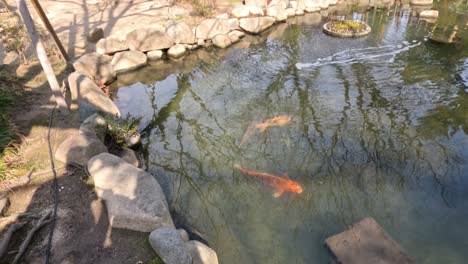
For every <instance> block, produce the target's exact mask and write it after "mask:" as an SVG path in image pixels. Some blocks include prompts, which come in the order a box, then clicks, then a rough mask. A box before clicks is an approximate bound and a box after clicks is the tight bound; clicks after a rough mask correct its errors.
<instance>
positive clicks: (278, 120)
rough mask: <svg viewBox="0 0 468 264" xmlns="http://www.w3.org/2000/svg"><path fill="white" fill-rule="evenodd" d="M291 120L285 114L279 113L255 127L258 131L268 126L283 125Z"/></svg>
mask: <svg viewBox="0 0 468 264" xmlns="http://www.w3.org/2000/svg"><path fill="white" fill-rule="evenodd" d="M290 121H291V117H290V116H287V115H281V116H277V117H273V118H271V119H268V120H267V121H265V122H263V123H260V124H257V125H255V127H256V128H258V129H259V130H260V132H263V131H265V130H266V129H267V128H268V127H271V126H284V125H286V124H287V123H289V122H290Z"/></svg>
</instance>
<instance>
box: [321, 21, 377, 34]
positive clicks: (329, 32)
mask: <svg viewBox="0 0 468 264" xmlns="http://www.w3.org/2000/svg"><path fill="white" fill-rule="evenodd" d="M333 22H335V21H330V22H327V23H325V24H324V25H323V27H322V28H323V32H325V34H327V35H330V36H333V37H340V38H360V37H365V36H367V35H369V33H371V31H372V28H371V27H370V26H369V25H368V24H367V23H364V22H361V21H359V23H361V24H363V25H365V26H366V29H365V30H364V31H363V32H359V33H341V32H335V31H332V30H330V29H328V28H327V27H328V25H330V24H331V23H333Z"/></svg>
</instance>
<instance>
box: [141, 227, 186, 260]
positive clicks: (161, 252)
mask: <svg viewBox="0 0 468 264" xmlns="http://www.w3.org/2000/svg"><path fill="white" fill-rule="evenodd" d="M149 242H150V244H151V247H152V248H153V249H154V251H156V253H158V256H160V257H161V259H162V260H163V261H164V263H166V264H192V263H193V262H192V256H191V255H190V252H189V250H188V248H187V246H186V245H185V242H184V241H183V240H182V238H181V236H180V233H179V231H177V229H175V228H174V227H161V228H158V229H156V230H154V231H153V232H151V234H150V236H149Z"/></svg>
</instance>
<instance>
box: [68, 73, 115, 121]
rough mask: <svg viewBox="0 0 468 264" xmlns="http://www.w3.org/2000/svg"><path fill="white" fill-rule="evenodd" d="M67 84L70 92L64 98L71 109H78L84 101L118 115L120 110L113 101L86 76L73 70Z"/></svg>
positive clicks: (103, 110) (110, 113)
mask: <svg viewBox="0 0 468 264" xmlns="http://www.w3.org/2000/svg"><path fill="white" fill-rule="evenodd" d="M68 84H69V86H70V93H69V94H68V95H67V97H66V100H67V101H68V102H67V103H68V105H70V106H71V108H72V109H75V110H76V109H78V105H79V104H80V103H81V102H85V103H88V104H90V105H92V106H94V107H95V108H96V109H98V110H100V111H102V112H104V113H106V114H108V115H112V116H120V111H119V109H118V108H117V106H116V105H115V104H114V102H112V100H111V99H109V97H107V96H106V95H105V94H104V93H103V92H102V90H101V89H100V88H99V87H98V86H97V85H96V83H94V82H93V81H92V80H91V79H90V78H88V77H87V76H85V75H83V74H81V73H78V72H73V73H71V74H70V75H69V76H68Z"/></svg>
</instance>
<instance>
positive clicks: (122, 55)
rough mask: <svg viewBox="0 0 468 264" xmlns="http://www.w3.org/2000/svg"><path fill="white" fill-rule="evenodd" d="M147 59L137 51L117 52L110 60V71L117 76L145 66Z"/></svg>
mask: <svg viewBox="0 0 468 264" xmlns="http://www.w3.org/2000/svg"><path fill="white" fill-rule="evenodd" d="M147 59H148V58H147V57H146V55H145V54H144V53H143V52H141V51H137V50H130V51H122V52H118V53H116V54H115V55H114V57H113V58H112V62H111V65H112V71H114V72H115V73H116V74H117V73H123V72H127V71H131V70H135V69H138V68H140V67H143V66H144V65H146V61H147Z"/></svg>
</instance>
